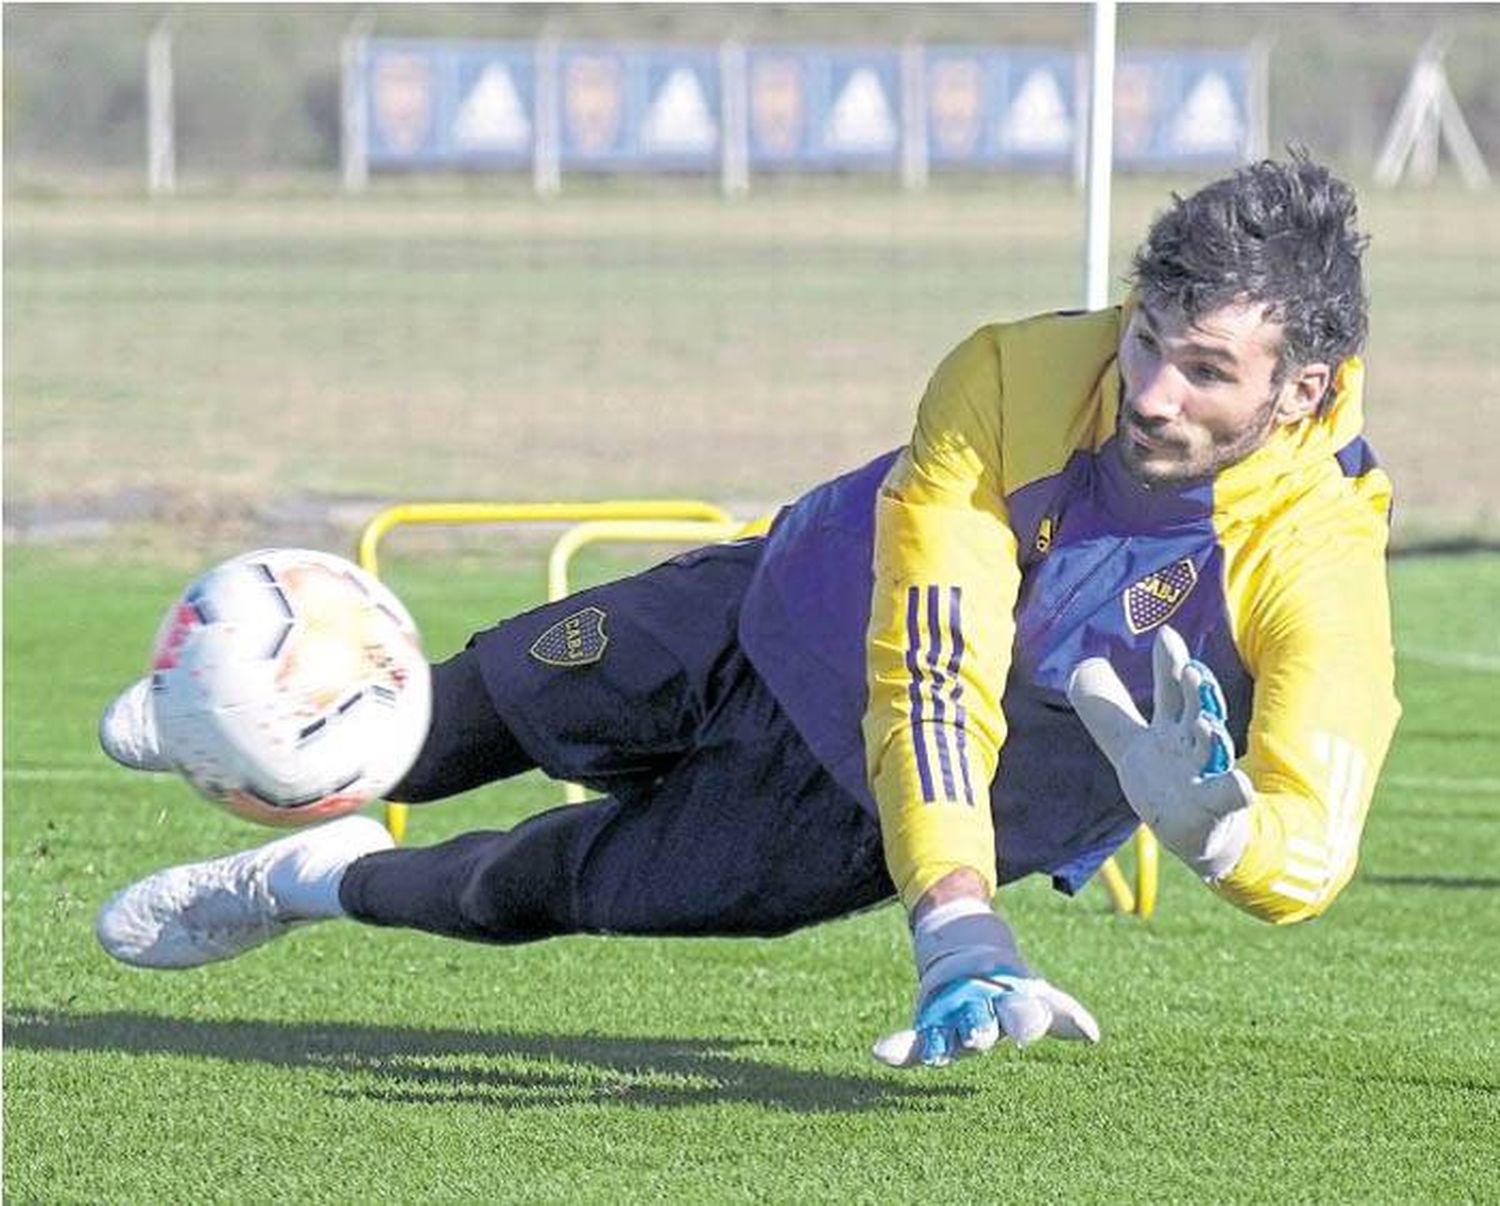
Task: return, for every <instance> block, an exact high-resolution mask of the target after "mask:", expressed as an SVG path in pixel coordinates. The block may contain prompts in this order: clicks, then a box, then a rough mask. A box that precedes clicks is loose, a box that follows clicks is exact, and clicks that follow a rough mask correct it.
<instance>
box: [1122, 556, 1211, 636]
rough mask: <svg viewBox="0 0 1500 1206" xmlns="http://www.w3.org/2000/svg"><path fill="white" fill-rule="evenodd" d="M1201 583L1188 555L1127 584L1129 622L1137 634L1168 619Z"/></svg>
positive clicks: (1127, 617)
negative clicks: (1137, 580)
mask: <svg viewBox="0 0 1500 1206" xmlns="http://www.w3.org/2000/svg"><path fill="white" fill-rule="evenodd" d="M1197 584H1198V569H1197V567H1196V566H1195V565H1194V564H1193V563H1192V562H1191V561H1189V560H1188V559H1187V558H1186V557H1184V558H1183V559H1182V560H1181V561H1177V562H1174V563H1173V564H1172V565H1169V566H1167V568H1166V569H1159V570H1156V571H1155V572H1154V573H1150V574H1147V575H1146V576H1145V577H1144V578H1142V579H1141V580H1140V581H1139V582H1136V583H1133V584H1132V585H1130V586H1128V587H1126V588H1125V593H1124V595H1123V596H1122V599H1123V601H1124V604H1125V623H1126V626H1127V627H1129V629H1130V631H1131V632H1133V633H1134V634H1135V635H1136V636H1140V635H1141V633H1143V632H1149V631H1151V629H1153V628H1155V627H1156V626H1157V625H1158V624H1163V623H1165V622H1166V621H1167V620H1168V619H1170V618H1171V616H1172V614H1173V613H1174V612H1175V611H1176V610H1177V609H1178V608H1179V607H1181V606H1182V601H1183V600H1184V599H1186V598H1187V597H1188V595H1189V594H1191V593H1192V590H1193V587H1194V586H1196V585H1197Z"/></svg>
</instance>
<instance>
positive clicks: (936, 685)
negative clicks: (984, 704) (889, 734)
mask: <svg viewBox="0 0 1500 1206" xmlns="http://www.w3.org/2000/svg"><path fill="white" fill-rule="evenodd" d="M941 597H942V588H941V587H939V586H929V587H928V588H927V635H928V639H929V640H930V641H931V642H932V643H931V644H930V645H929V646H928V647H927V669H928V671H929V673H930V674H931V676H932V721H933V725H934V726H935V728H936V737H937V748H938V765H939V766H940V767H941V768H942V771H943V799H945V800H956V799H958V788H957V786H956V785H955V784H954V782H953V758H952V756H951V755H950V754H949V753H948V736H947V727H948V726H947V723H946V722H947V718H948V717H947V710H946V709H945V708H944V706H943V703H944V701H943V696H944V682H943V670H942V665H941V663H942V657H943V621H942V609H941V606H940V600H941Z"/></svg>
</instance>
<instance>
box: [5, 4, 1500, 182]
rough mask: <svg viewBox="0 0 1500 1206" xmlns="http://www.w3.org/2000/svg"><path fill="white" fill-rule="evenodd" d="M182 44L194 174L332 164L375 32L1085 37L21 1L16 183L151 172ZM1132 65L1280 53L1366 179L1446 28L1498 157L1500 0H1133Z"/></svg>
mask: <svg viewBox="0 0 1500 1206" xmlns="http://www.w3.org/2000/svg"><path fill="white" fill-rule="evenodd" d="M164 18H165V19H167V20H168V21H169V22H170V25H171V28H172V31H173V36H174V42H175V47H176V51H177V54H176V77H177V78H176V91H177V99H178V138H177V149H178V159H179V167H180V169H181V170H182V172H183V173H185V174H187V175H190V176H191V175H194V174H203V173H208V174H216V175H220V176H229V177H231V178H243V177H244V176H245V175H246V174H249V173H255V172H267V171H276V172H287V171H306V170H309V169H321V170H331V169H333V168H334V167H335V166H336V165H337V163H338V160H339V142H340V134H339V128H340V108H339V74H340V47H341V43H342V42H343V40H344V39H345V38H346V37H347V36H348V35H349V33H350V32H351V31H352V30H362V31H363V32H365V33H366V34H367V35H368V36H371V37H377V38H406V37H412V38H424V39H425V38H462V39H491V40H524V41H527V42H531V41H535V40H536V39H538V38H540V37H543V36H547V37H550V38H554V39H557V40H559V41H588V40H619V39H632V40H636V41H650V42H676V43H684V44H698V45H717V44H718V43H719V42H721V41H723V40H725V39H727V38H733V39H735V40H738V41H740V42H743V43H746V44H753V45H767V46H771V47H775V46H785V45H794V44H796V43H799V42H801V43H817V44H825V45H830V46H840V45H842V46H845V47H849V46H857V45H859V44H861V43H863V44H866V45H868V44H871V43H877V44H886V45H891V46H900V45H903V44H905V43H907V42H910V41H917V42H922V43H926V44H929V45H944V44H960V45H965V46H970V45H981V46H982V45H1002V46H1006V47H1012V48H1016V49H1027V48H1034V49H1038V50H1044V49H1046V48H1053V49H1055V48H1058V47H1063V48H1067V49H1070V50H1071V49H1075V48H1079V47H1082V46H1084V45H1086V44H1087V40H1088V27H1087V21H1088V16H1087V9H1086V6H1084V5H1082V4H1080V5H1025V6H1020V5H982V4H981V5H860V4H849V5H817V4H812V5H781V6H774V7H772V6H759V5H743V6H724V5H713V4H707V5H649V4H648V5H592V6H579V7H571V6H567V5H487V6H477V5H468V6H465V5H445V4H435V5H379V6H375V7H373V8H360V7H356V6H353V5H296V4H291V5H266V6H254V5H234V6H230V5H222V6H221V5H204V6H197V5H182V6H165V5H128V4H127V5H67V6H54V5H43V4H8V5H6V6H5V10H4V32H5V68H6V70H5V153H6V162H7V167H8V168H9V169H10V170H9V173H8V177H9V181H10V184H11V185H12V187H13V186H14V185H15V184H16V183H18V182H21V183H24V182H26V181H28V180H34V179H35V178H37V177H38V176H42V177H46V176H49V175H50V174H53V173H57V172H67V171H77V170H78V169H81V168H88V169H100V168H129V167H134V166H136V165H138V164H140V163H141V162H142V158H143V156H144V153H145V151H144V148H145V141H144V140H145V120H146V97H145V89H144V86H143V74H144V73H143V65H144V53H145V45H146V40H147V38H148V36H149V34H150V31H151V30H152V29H153V28H154V27H155V26H156V25H158V24H159V23H160V22H161V21H162V20H163V19H164ZM1119 28H1120V45H1121V50H1122V52H1123V53H1124V54H1126V55H1129V54H1131V53H1134V52H1138V51H1141V50H1145V49H1148V48H1150V47H1153V46H1171V47H1175V48H1181V49H1197V50H1214V51H1231V52H1240V51H1242V50H1244V48H1246V47H1249V46H1252V45H1257V44H1259V45H1263V46H1264V47H1265V48H1266V50H1267V53H1268V55H1269V74H1268V79H1267V94H1268V96H1269V98H1270V105H1269V112H1268V114H1267V123H1268V125H1267V132H1268V137H1269V142H1270V145H1271V146H1273V147H1275V146H1280V145H1282V144H1283V143H1285V142H1286V141H1287V140H1288V139H1289V138H1293V137H1295V138H1299V139H1301V140H1303V141H1306V142H1307V143H1309V145H1312V146H1314V147H1316V148H1317V149H1318V150H1319V151H1320V152H1321V153H1322V154H1324V155H1326V156H1330V157H1332V158H1334V159H1336V160H1337V161H1339V162H1340V163H1341V164H1343V165H1344V166H1346V167H1347V168H1350V169H1351V170H1352V169H1359V168H1361V167H1363V169H1364V170H1368V165H1369V164H1371V163H1373V161H1374V158H1375V155H1376V153H1377V151H1378V148H1379V144H1380V140H1381V138H1382V136H1383V135H1384V132H1385V130H1386V127H1387V126H1388V124H1389V122H1390V119H1391V115H1392V113H1393V112H1394V110H1395V106H1396V103H1397V100H1398V98H1399V96H1400V93H1401V89H1402V87H1403V85H1404V83H1405V80H1406V76H1407V73H1408V71H1409V70H1410V67H1411V62H1412V58H1413V56H1414V54H1415V52H1416V49H1417V47H1418V46H1420V45H1421V43H1422V42H1423V41H1424V39H1426V38H1427V37H1428V35H1429V34H1431V33H1433V32H1434V31H1435V30H1439V31H1443V32H1445V33H1446V35H1447V39H1448V44H1449V52H1448V57H1447V62H1446V65H1447V69H1448V75H1449V79H1450V81H1451V82H1452V84H1453V88H1454V91H1455V93H1456V95H1457V97H1458V100H1459V102H1460V104H1461V105H1462V106H1463V109H1464V112H1465V113H1466V114H1467V115H1468V117H1469V120H1470V123H1471V124H1472V126H1473V127H1474V131H1475V135H1476V137H1477V138H1478V139H1479V142H1480V146H1481V149H1482V150H1483V151H1484V152H1485V154H1486V155H1487V156H1488V157H1489V159H1490V162H1491V163H1495V162H1500V73H1496V72H1495V71H1494V70H1493V69H1492V65H1493V64H1494V63H1495V62H1500V29H1497V22H1496V20H1495V19H1494V10H1493V8H1491V7H1490V6H1485V5H1474V6H1465V5H1403V4H1391V5H1380V4H1372V5H1312V6H1301V5H1255V4H1247V5H1219V6H1215V7H1214V8H1212V9H1211V10H1204V9H1201V8H1196V7H1193V6H1187V5H1182V6H1178V5H1149V4H1147V5H1127V6H1123V7H1122V8H1121V10H1120V15H1119Z"/></svg>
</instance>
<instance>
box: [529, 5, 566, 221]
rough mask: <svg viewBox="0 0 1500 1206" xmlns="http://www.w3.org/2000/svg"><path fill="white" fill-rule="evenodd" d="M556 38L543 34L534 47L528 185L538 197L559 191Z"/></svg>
mask: <svg viewBox="0 0 1500 1206" xmlns="http://www.w3.org/2000/svg"><path fill="white" fill-rule="evenodd" d="M557 57H558V56H557V38H556V37H555V36H554V35H553V34H552V33H550V32H549V33H544V34H543V35H542V37H541V38H540V39H539V40H538V41H537V44H536V87H535V89H534V92H533V94H534V96H535V104H536V112H535V114H534V115H533V118H532V123H531V129H532V132H533V134H532V148H531V185H532V188H533V189H534V190H535V191H536V195H537V196H538V197H552V196H556V194H557V193H558V192H559V190H561V188H562V153H561V147H560V145H559V144H560V143H561V140H562V138H561V134H562V132H561V130H560V128H559V124H560V116H561V109H562V106H561V103H560V102H561V97H560V89H559V87H558V78H557V70H558V68H557Z"/></svg>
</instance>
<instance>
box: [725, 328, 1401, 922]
mask: <svg viewBox="0 0 1500 1206" xmlns="http://www.w3.org/2000/svg"><path fill="white" fill-rule="evenodd" d="M1124 320H1125V316H1124V314H1123V312H1122V310H1120V309H1112V310H1105V311H1100V312H1096V313H1092V314H1086V315H1046V316H1041V317H1038V318H1034V319H1030V320H1027V321H1024V322H1019V323H1010V324H1000V325H994V326H987V327H984V328H982V329H980V330H979V331H977V332H976V333H975V334H974V335H973V336H971V337H970V338H969V339H967V340H965V341H964V342H963V343H962V344H960V345H959V346H958V348H956V349H955V350H954V351H953V352H952V353H951V354H950V355H949V356H948V357H947V358H946V359H945V360H944V361H943V363H942V364H941V365H940V366H939V368H938V370H937V372H936V373H935V374H934V376H933V378H932V381H931V383H930V384H929V386H928V388H927V391H926V393H925V395H924V397H923V399H922V402H921V405H920V408H919V411H918V417H917V423H916V429H915V432H914V434H913V436H912V439H911V442H910V443H909V445H907V446H906V447H905V448H903V449H900V450H898V451H896V452H894V453H892V454H890V455H888V456H886V457H882V458H880V459H878V460H877V461H875V462H873V463H872V464H870V465H868V466H865V467H864V468H863V469H861V470H858V471H856V472H855V473H852V474H849V475H847V476H846V477H843V478H840V479H837V480H835V481H833V482H830V483H827V484H825V485H824V486H822V487H819V488H818V489H816V490H814V491H813V492H811V493H810V494H809V495H807V496H806V497H804V498H803V499H801V500H799V502H797V503H796V504H794V505H793V506H792V507H790V508H788V509H787V510H786V511H785V512H783V513H782V515H781V516H780V517H779V518H778V520H777V522H776V524H775V526H774V527H773V529H772V532H771V535H770V537H769V540H768V545H767V549H766V554H765V556H764V558H763V560H762V565H761V568H760V570H759V572H758V574H757V580H756V583H755V584H754V586H753V587H752V590H751V592H750V594H749V595H748V596H747V600H746V607H745V611H744V613H743V614H742V618H741V637H742V640H743V642H744V644H745V647H746V649H747V651H748V652H749V653H750V656H751V658H752V660H753V661H754V662H755V664H756V666H757V668H758V669H759V670H760V672H761V674H762V676H763V677H764V678H765V679H766V680H767V682H768V684H769V685H770V686H771V688H772V690H773V692H774V693H775V694H776V695H777V698H778V700H779V701H780V702H781V703H782V705H783V707H784V708H785V709H786V710H787V712H788V714H789V716H790V717H791V719H792V721H793V723H794V724H796V725H797V727H798V728H799V730H800V731H801V732H802V734H803V736H804V737H805V738H806V739H807V740H808V742H809V744H810V745H811V746H812V748H813V750H814V751H815V752H816V753H817V754H818V755H819V757H820V758H821V759H822V761H823V762H824V764H825V765H826V766H828V768H829V769H830V771H832V772H833V774H834V775H835V777H836V778H838V779H839V781H840V782H841V783H842V784H843V785H844V786H845V787H846V788H847V789H848V790H850V791H851V792H852V793H853V794H855V795H856V796H857V797H858V798H860V799H861V800H862V801H864V802H865V804H866V806H867V807H869V808H872V809H873V810H875V811H876V812H877V813H878V816H879V820H880V825H881V830H882V834H883V839H884V843H885V850H886V858H887V863H888V865H889V867H890V870H891V874H892V878H893V879H894V881H895V883H896V886H897V888H898V890H899V892H900V894H901V896H902V898H903V900H905V901H906V902H907V903H908V905H910V904H912V903H914V902H915V901H916V900H917V899H918V898H919V897H920V896H921V895H922V894H923V893H924V892H925V891H926V890H927V889H928V888H930V887H931V886H932V885H933V884H934V883H936V882H937V881H938V880H939V879H941V878H943V877H944V876H945V875H947V874H948V873H949V872H950V871H953V870H954V869H957V868H972V869H974V870H976V871H978V872H979V873H980V874H981V875H982V876H983V877H984V878H985V879H986V880H987V881H988V882H989V884H990V885H991V886H992V887H993V886H995V885H997V884H998V883H1003V882H1006V881H1008V880H1011V879H1014V878H1017V877H1019V876H1021V875H1025V874H1029V873H1033V872H1043V873H1047V874H1050V875H1052V876H1053V877H1054V881H1055V882H1056V883H1057V884H1058V886H1059V887H1061V888H1063V889H1065V890H1067V891H1075V890H1077V888H1078V887H1079V886H1080V885H1081V884H1082V883H1083V882H1085V881H1086V880H1087V878H1088V877H1089V876H1090V875H1091V874H1092V873H1093V872H1094V871H1095V870H1096V869H1097V868H1098V866H1099V865H1100V864H1101V863H1102V862H1103V861H1104V859H1105V858H1106V857H1108V855H1109V854H1110V853H1111V852H1112V851H1113V850H1114V848H1115V847H1116V846H1118V844H1119V843H1120V842H1121V841H1123V840H1124V839H1125V838H1126V837H1128V836H1129V835H1130V833H1131V832H1132V831H1133V829H1134V827H1135V824H1136V821H1135V817H1134V814H1133V813H1131V811H1130V809H1129V807H1128V805H1126V803H1125V802H1124V799H1123V796H1122V794H1121V793H1120V790H1119V784H1118V782H1117V781H1116V780H1115V778H1114V774H1113V770H1112V768H1110V767H1109V765H1108V763H1107V762H1106V761H1105V760H1104V758H1103V756H1102V755H1101V754H1100V753H1099V751H1098V750H1097V749H1096V748H1095V747H1094V745H1093V743H1092V741H1091V740H1090V739H1089V738H1088V735H1087V733H1086V732H1085V731H1084V730H1083V727H1082V724H1081V722H1079V721H1078V718H1077V716H1076V715H1075V714H1074V713H1073V712H1072V710H1071V709H1070V708H1069V706H1068V704H1067V700H1066V697H1065V694H1064V691H1065V687H1066V683H1067V679H1068V675H1069V673H1070V672H1071V670H1072V668H1073V666H1074V665H1076V664H1077V663H1078V662H1079V661H1080V660H1082V659H1083V658H1085V657H1088V656H1092V655H1099V656H1104V657H1107V658H1109V660H1110V661H1111V662H1112V663H1113V664H1114V666H1115V667H1116V669H1117V671H1119V673H1120V675H1121V677H1122V678H1123V679H1124V681H1125V682H1126V684H1127V686H1128V687H1129V688H1130V690H1131V692H1132V694H1133V695H1134V696H1135V697H1136V702H1137V705H1138V706H1140V707H1141V709H1142V711H1143V712H1145V713H1146V714H1148V715H1149V712H1150V696H1151V671H1150V650H1151V645H1152V642H1153V640H1154V638H1155V634H1156V629H1157V628H1158V627H1159V626H1160V625H1161V624H1163V623H1166V622H1167V621H1168V620H1170V621H1171V623H1172V625H1173V626H1174V627H1175V628H1176V629H1177V630H1178V631H1179V632H1180V633H1182V635H1183V636H1184V638H1185V639H1186V641H1187V643H1188V646H1189V648H1190V650H1191V651H1192V653H1193V655H1194V656H1195V657H1197V658H1199V659H1200V660H1202V661H1204V662H1206V663H1207V664H1208V665H1209V666H1211V667H1212V668H1213V670H1214V671H1215V673H1216V674H1217V676H1218V677H1219V680H1220V682H1221V684H1222V685H1223V687H1224V689H1225V694H1226V696H1227V698H1228V701H1229V710H1230V728H1231V731H1232V732H1233V733H1234V735H1235V738H1236V742H1237V744H1238V747H1239V749H1241V750H1242V751H1243V754H1242V757H1241V758H1240V760H1239V763H1238V765H1239V767H1240V769H1241V770H1243V771H1244V772H1245V773H1246V774H1247V775H1248V776H1249V778H1250V780H1251V782H1252V784H1253V785H1254V788H1255V796H1254V800H1253V802H1252V804H1251V815H1250V820H1251V838H1250V842H1249V845H1248V847H1247V849H1246V851H1245V853H1244V855H1243V856H1242V857H1241V859H1240V860H1239V862H1238V864H1237V865H1236V866H1235V867H1234V869H1233V870H1232V871H1231V872H1230V873H1229V874H1227V875H1226V876H1224V877H1223V878H1222V879H1221V880H1220V881H1218V882H1217V883H1215V884H1213V885H1212V886H1213V888H1214V890H1215V891H1217V892H1219V893H1220V894H1222V895H1223V896H1225V897H1226V898H1227V899H1229V900H1231V901H1232V902H1234V903H1235V904H1237V905H1239V906H1240V907H1241V908H1244V909H1246V910H1247V911H1249V912H1251V913H1252V914H1254V915H1256V916H1258V917H1262V918H1264V919H1266V920H1269V921H1275V922H1289V921H1296V920H1300V919H1302V918H1306V917H1310V916H1314V915H1316V914H1317V913H1319V912H1321V911H1322V910H1323V909H1325V908H1326V907H1327V906H1328V904H1329V902H1330V901H1331V900H1332V899H1333V897H1334V896H1335V895H1336V894H1337V893H1338V891H1339V890H1340V889H1341V888H1342V887H1343V885H1344V884H1345V883H1346V882H1347V881H1348V879H1349V877H1350V875H1351V874H1352V873H1353V870H1354V866H1355V860H1356V857H1357V852H1358V843H1359V836H1360V832H1361V829H1362V826H1363V822H1364V818H1365V815H1366V811H1367V810H1368V807H1369V803H1370V797H1371V794H1372V792H1373V790H1374V786H1375V780H1376V776H1377V774H1378V773H1379V769H1380V766H1381V764H1382V762H1383V760H1384V757H1385V754H1386V750H1387V747H1388V745H1389V741H1390V738H1391V734H1392V732H1393V729H1394V726H1395V722H1396V718H1397V716H1398V714H1399V708H1398V705H1397V703H1396V699H1395V693H1394V657H1393V653H1392V648H1391V638H1390V620H1389V605H1388V601H1387V588H1386V574H1385V547H1386V538H1387V517H1388V513H1389V506H1390V483H1389V480H1388V479H1387V477H1386V475H1385V474H1384V472H1383V471H1381V470H1380V469H1379V468H1377V467H1376V466H1375V463H1374V458H1373V455H1372V454H1371V452H1370V450H1369V448H1368V446H1367V445H1366V444H1365V442H1364V440H1363V439H1362V438H1361V436H1360V429H1361V426H1362V413H1361V406H1362V403H1361V384H1362V367H1361V365H1360V363H1359V362H1358V361H1357V360H1353V359H1351V360H1349V361H1347V362H1345V364H1343V365H1342V366H1341V367H1340V370H1339V372H1338V375H1337V377H1336V380H1335V389H1334V397H1333V399H1332V401H1331V404H1330V405H1329V406H1327V407H1326V408H1325V410H1324V411H1323V412H1322V413H1321V414H1320V415H1318V416H1317V417H1315V418H1312V419H1309V420H1305V421H1303V422H1302V423H1299V424H1296V425H1294V426H1291V427H1287V428H1283V429H1280V430H1278V432H1277V433H1276V434H1275V435H1273V436H1272V438H1271V439H1270V441H1269V442H1268V443H1267V444H1266V445H1265V446H1264V447H1262V448H1261V449H1259V450H1258V451H1256V452H1255V453H1254V454H1252V455H1251V456H1249V457H1248V458H1246V459H1245V460H1243V461H1241V462H1240V463H1238V464H1236V465H1234V466H1232V467H1231V468H1229V469H1228V470H1226V471H1224V472H1222V473H1220V474H1219V475H1218V476H1217V477H1216V478H1215V479H1214V480H1212V481H1211V482H1206V483H1200V484H1195V485H1193V486H1190V487H1185V488H1182V489H1178V490H1172V489H1161V488H1157V489H1151V490H1147V489H1145V488H1144V487H1142V486H1140V485H1139V484H1138V483H1137V482H1135V480H1134V479H1133V478H1131V477H1130V475H1129V474H1128V473H1126V472H1125V470H1124V467H1123V465H1122V464H1121V462H1120V460H1119V457H1118V452H1117V449H1116V445H1115V441H1114V430H1115V418H1116V414H1117V411H1118V405H1119V394H1120V380H1119V374H1118V370H1117V368H1116V364H1115V356H1116V349H1117V346H1118V343H1119V339H1120V334H1121V331H1122V329H1123V324H1124Z"/></svg>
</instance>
